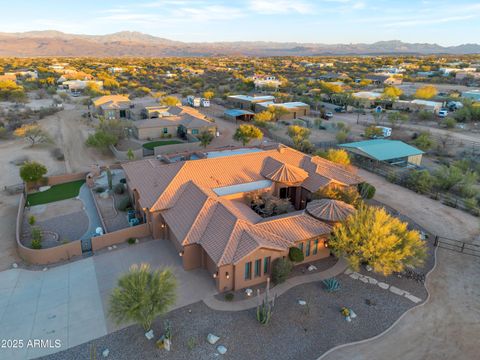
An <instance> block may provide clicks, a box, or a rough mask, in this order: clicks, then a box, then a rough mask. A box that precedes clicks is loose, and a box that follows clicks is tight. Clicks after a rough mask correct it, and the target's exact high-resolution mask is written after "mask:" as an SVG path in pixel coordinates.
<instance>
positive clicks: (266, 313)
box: [257, 278, 275, 325]
mask: <svg viewBox="0 0 480 360" xmlns="http://www.w3.org/2000/svg"><path fill="white" fill-rule="evenodd" d="M257 298H258V305H257V320H258V322H259V323H260V324H262V325H267V324H268V322H269V321H270V318H271V317H272V310H273V307H274V305H275V298H273V299H272V300H270V278H268V279H267V287H266V290H265V296H264V298H263V300H262V301H260V289H257Z"/></svg>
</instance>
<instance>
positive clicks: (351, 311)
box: [350, 309, 357, 319]
mask: <svg viewBox="0 0 480 360" xmlns="http://www.w3.org/2000/svg"><path fill="white" fill-rule="evenodd" d="M350 317H351V318H352V319H355V318H356V317H357V314H355V313H354V312H353V310H352V309H350Z"/></svg>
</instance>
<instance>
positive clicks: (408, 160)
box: [339, 139, 424, 166]
mask: <svg viewBox="0 0 480 360" xmlns="http://www.w3.org/2000/svg"><path fill="white" fill-rule="evenodd" d="M339 146H340V147H341V148H344V149H345V150H347V151H348V152H350V153H352V154H353V155H354V157H355V158H357V159H359V160H363V161H377V162H384V163H388V164H390V165H396V166H409V165H415V166H420V164H421V162H422V155H423V154H424V152H423V151H422V150H419V149H417V148H416V147H413V146H411V145H408V144H405V143H404V142H402V141H399V140H384V139H376V140H365V141H357V142H352V143H347V144H340V145H339Z"/></svg>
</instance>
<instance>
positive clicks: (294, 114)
mask: <svg viewBox="0 0 480 360" xmlns="http://www.w3.org/2000/svg"><path fill="white" fill-rule="evenodd" d="M270 106H273V107H274V108H275V107H280V108H282V109H283V110H284V111H285V113H284V114H281V115H280V116H279V117H278V118H277V120H294V119H297V118H299V117H302V116H308V115H310V105H308V104H305V103H303V102H300V101H295V102H286V103H274V102H273V101H267V102H261V103H258V104H256V105H255V112H262V111H265V110H268V108H269V107H270Z"/></svg>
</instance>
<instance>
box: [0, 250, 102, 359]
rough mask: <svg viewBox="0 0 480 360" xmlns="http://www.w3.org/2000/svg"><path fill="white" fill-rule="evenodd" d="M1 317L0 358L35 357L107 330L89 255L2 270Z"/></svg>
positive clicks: (0, 290)
mask: <svg viewBox="0 0 480 360" xmlns="http://www.w3.org/2000/svg"><path fill="white" fill-rule="evenodd" d="M0 318H1V320H0V325H1V326H0V339H1V341H2V344H0V359H31V358H36V357H38V356H41V355H46V354H50V353H53V352H57V351H61V350H65V349H67V348H69V347H72V346H76V345H78V344H81V343H83V342H86V341H89V340H92V339H95V338H98V337H100V336H103V335H105V334H107V328H106V325H105V318H104V314H103V309H102V304H101V298H100V292H99V290H98V285H97V279H96V276H95V268H94V264H93V259H92V258H88V259H82V260H79V261H76V262H72V263H70V264H66V265H62V266H58V267H56V268H52V269H48V270H47V271H29V270H23V269H11V270H7V271H3V272H0ZM36 339H37V340H43V343H39V342H38V341H37V342H36V343H35V341H34V340H36Z"/></svg>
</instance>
